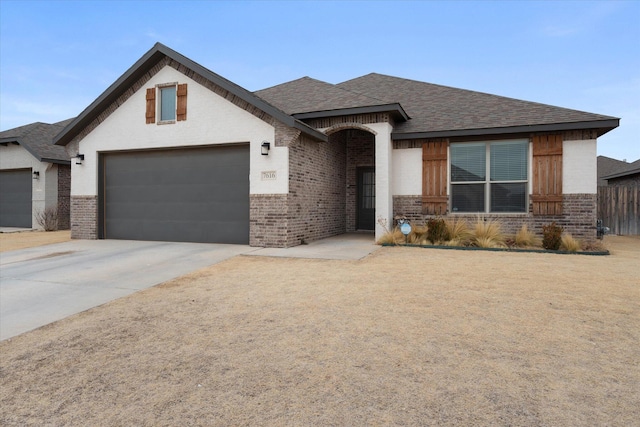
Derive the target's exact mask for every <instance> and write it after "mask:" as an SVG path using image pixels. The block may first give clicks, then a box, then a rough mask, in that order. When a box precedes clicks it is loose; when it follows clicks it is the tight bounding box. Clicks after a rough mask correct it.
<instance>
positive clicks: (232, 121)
mask: <svg viewBox="0 0 640 427" xmlns="http://www.w3.org/2000/svg"><path fill="white" fill-rule="evenodd" d="M173 82H177V83H187V85H188V87H187V92H188V94H187V120H185V121H179V122H175V123H172V124H163V125H158V124H146V121H145V110H146V89H147V88H150V87H154V86H155V85H157V84H163V83H173ZM263 141H268V142H270V143H271V151H270V153H269V155H268V156H263V155H261V154H260V145H261V144H262V142H263ZM274 141H275V129H274V128H273V126H271V125H269V124H267V123H265V122H264V121H262V120H260V119H259V118H257V117H255V116H254V115H252V114H250V113H248V112H247V111H245V110H243V109H241V108H239V107H237V106H235V105H234V104H232V103H230V102H228V101H227V100H225V99H224V98H222V97H220V96H219V95H216V94H215V93H213V92H212V91H210V90H209V89H207V88H205V87H203V86H201V85H200V84H198V83H196V82H195V81H194V80H192V79H190V78H188V77H186V76H185V75H184V74H182V73H180V72H178V71H176V70H175V69H173V68H171V67H168V66H167V67H165V68H163V69H162V70H160V72H158V73H157V74H156V75H155V76H154V77H153V78H152V79H151V80H150V81H149V82H147V83H146V84H145V86H144V87H143V88H141V89H140V90H138V91H137V92H136V93H134V94H133V95H132V96H131V97H130V98H129V99H128V100H127V101H126V102H125V103H124V104H123V105H121V106H120V107H119V108H118V109H117V110H116V111H114V112H113V113H112V114H111V115H110V116H109V117H107V119H106V120H105V121H104V122H102V123H101V124H100V125H99V126H98V127H96V128H95V129H94V130H93V131H92V132H91V133H90V134H89V135H87V136H86V137H85V138H84V139H83V140H82V141H80V144H79V153H81V154H84V156H85V157H84V162H83V164H82V165H76V164H75V162H72V169H71V175H72V180H71V195H74V196H81V195H89V196H95V195H97V193H98V185H97V174H98V170H97V160H98V153H99V152H109V151H120V150H137V149H151V148H172V147H182V146H201V145H215V144H233V143H247V142H249V143H250V162H251V172H250V182H251V184H250V192H251V193H252V194H275V193H287V192H288V191H289V186H288V175H289V171H288V150H287V149H286V148H284V147H274ZM72 154H74V155H75V154H77V153H72ZM263 171H276V179H275V180H262V179H261V175H262V172H263Z"/></svg>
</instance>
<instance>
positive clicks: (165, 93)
mask: <svg viewBox="0 0 640 427" xmlns="http://www.w3.org/2000/svg"><path fill="white" fill-rule="evenodd" d="M156 111H157V112H158V113H159V114H156ZM156 119H157V123H158V124H167V123H175V122H176V121H178V122H180V121H183V120H187V85H186V84H177V83H169V84H162V85H158V86H156V87H153V88H149V89H147V107H146V122H147V124H152V123H156Z"/></svg>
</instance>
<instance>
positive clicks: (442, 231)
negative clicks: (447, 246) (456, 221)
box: [427, 218, 450, 244]
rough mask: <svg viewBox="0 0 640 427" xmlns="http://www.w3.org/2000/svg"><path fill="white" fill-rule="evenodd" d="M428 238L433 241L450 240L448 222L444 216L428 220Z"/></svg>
mask: <svg viewBox="0 0 640 427" xmlns="http://www.w3.org/2000/svg"><path fill="white" fill-rule="evenodd" d="M427 239H429V240H430V241H431V243H433V244H436V243H444V242H447V241H449V240H450V236H449V229H448V228H447V223H446V222H445V221H444V219H442V218H431V219H430V220H429V221H427Z"/></svg>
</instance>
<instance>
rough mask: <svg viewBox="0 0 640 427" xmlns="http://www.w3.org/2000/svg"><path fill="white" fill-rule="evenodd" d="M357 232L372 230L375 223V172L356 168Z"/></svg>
mask: <svg viewBox="0 0 640 427" xmlns="http://www.w3.org/2000/svg"><path fill="white" fill-rule="evenodd" d="M357 199H358V206H357V224H356V228H357V229H358V230H374V229H375V226H376V224H375V222H376V170H375V169H374V168H358V198H357Z"/></svg>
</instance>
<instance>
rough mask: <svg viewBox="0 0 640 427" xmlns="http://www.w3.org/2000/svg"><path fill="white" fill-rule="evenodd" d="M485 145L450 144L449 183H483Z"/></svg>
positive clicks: (484, 174)
mask: <svg viewBox="0 0 640 427" xmlns="http://www.w3.org/2000/svg"><path fill="white" fill-rule="evenodd" d="M486 156H487V155H486V145H485V144H451V181H452V182H464V181H484V179H485V176H486V172H485V170H486V166H485V160H486Z"/></svg>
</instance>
